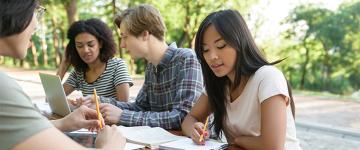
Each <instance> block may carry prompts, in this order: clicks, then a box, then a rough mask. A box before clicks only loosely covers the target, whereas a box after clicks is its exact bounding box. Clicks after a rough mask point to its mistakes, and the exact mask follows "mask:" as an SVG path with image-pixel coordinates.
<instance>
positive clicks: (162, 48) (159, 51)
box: [145, 39, 168, 66]
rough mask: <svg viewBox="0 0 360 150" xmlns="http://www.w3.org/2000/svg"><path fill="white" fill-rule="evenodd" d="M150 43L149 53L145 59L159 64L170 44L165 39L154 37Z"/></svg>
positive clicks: (155, 64)
mask: <svg viewBox="0 0 360 150" xmlns="http://www.w3.org/2000/svg"><path fill="white" fill-rule="evenodd" d="M149 43H150V44H149V54H148V55H147V57H145V59H146V60H147V61H149V62H150V63H151V64H153V65H154V66H157V65H158V64H159V63H160V61H161V59H162V58H163V57H164V55H165V52H166V50H167V48H168V45H167V44H166V43H165V41H159V40H157V39H153V40H152V41H150V42H149Z"/></svg>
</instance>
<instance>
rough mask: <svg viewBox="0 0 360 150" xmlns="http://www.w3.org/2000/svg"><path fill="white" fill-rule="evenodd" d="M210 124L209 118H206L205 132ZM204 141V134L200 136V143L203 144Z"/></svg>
mask: <svg viewBox="0 0 360 150" xmlns="http://www.w3.org/2000/svg"><path fill="white" fill-rule="evenodd" d="M208 122H209V117H206V121H205V125H204V128H203V131H205V130H206V129H207V125H208ZM203 140H204V132H203V133H202V134H201V135H200V140H199V141H200V142H201V141H203Z"/></svg>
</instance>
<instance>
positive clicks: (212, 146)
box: [159, 138, 227, 150]
mask: <svg viewBox="0 0 360 150" xmlns="http://www.w3.org/2000/svg"><path fill="white" fill-rule="evenodd" d="M159 149H161V150H162V149H164V150H165V149H166V150H223V149H224V150H225V149H227V143H221V142H218V141H215V140H207V141H206V142H205V145H197V144H195V143H194V142H193V141H192V139H190V138H183V139H181V140H177V141H173V142H169V143H164V144H160V146H159Z"/></svg>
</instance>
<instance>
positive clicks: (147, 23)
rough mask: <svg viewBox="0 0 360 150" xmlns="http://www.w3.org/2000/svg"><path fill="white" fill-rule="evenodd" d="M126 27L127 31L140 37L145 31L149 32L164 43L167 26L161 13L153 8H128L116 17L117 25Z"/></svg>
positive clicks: (144, 6) (144, 5) (142, 6)
mask: <svg viewBox="0 0 360 150" xmlns="http://www.w3.org/2000/svg"><path fill="white" fill-rule="evenodd" d="M121 23H123V24H124V25H125V26H126V30H127V31H128V32H129V33H130V34H132V35H134V36H136V37H138V36H139V35H140V34H141V33H142V32H143V31H148V32H149V33H150V34H152V35H153V36H155V37H156V38H157V39H158V40H161V41H163V40H164V36H165V32H166V26H165V23H164V21H163V19H162V17H161V14H160V12H159V11H158V10H157V9H156V8H155V7H153V6H151V5H147V4H142V5H139V6H137V7H135V8H128V9H126V10H125V11H124V12H122V13H121V14H120V15H117V16H116V17H115V24H116V25H117V26H118V27H119V28H120V24H121Z"/></svg>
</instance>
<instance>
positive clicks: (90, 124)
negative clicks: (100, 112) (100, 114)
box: [83, 120, 100, 128]
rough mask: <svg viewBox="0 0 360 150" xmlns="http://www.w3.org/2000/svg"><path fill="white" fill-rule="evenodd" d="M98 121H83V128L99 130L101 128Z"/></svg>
mask: <svg viewBox="0 0 360 150" xmlns="http://www.w3.org/2000/svg"><path fill="white" fill-rule="evenodd" d="M99 126H100V125H99V121H98V120H85V121H83V128H97V127H99Z"/></svg>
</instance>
